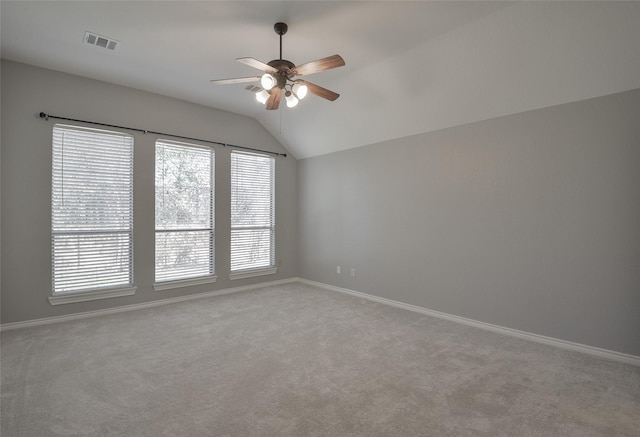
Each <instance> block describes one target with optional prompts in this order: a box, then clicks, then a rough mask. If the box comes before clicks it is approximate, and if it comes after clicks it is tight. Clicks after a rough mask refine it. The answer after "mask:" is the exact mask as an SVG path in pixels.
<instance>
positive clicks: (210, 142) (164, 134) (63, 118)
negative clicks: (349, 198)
mask: <svg viewBox="0 0 640 437" xmlns="http://www.w3.org/2000/svg"><path fill="white" fill-rule="evenodd" d="M40 118H44V119H45V120H49V119H50V118H55V119H57V120H67V121H76V122H79V123H89V124H94V125H97V126H106V127H115V128H116V129H126V130H130V131H134V132H142V133H145V134H155V135H161V136H166V137H173V138H180V139H183V140H190V141H201V142H203V143H209V144H217V145H219V146H224V147H234V148H236V149H241V150H250V151H252V152H260V153H267V154H269V155H274V156H283V157H285V158H286V157H287V154H286V153H278V152H271V151H269V150H260V149H254V148H252V147H244V146H236V145H235V144H228V143H221V142H218V141H210V140H202V139H200V138H191V137H185V136H182V135H174V134H168V133H165V132H156V131H152V130H145V129H137V128H135V127H126V126H118V125H115V124H106V123H98V122H95V121H87V120H77V119H75V118H67V117H58V116H57V115H51V114H46V113H44V112H41V113H40Z"/></svg>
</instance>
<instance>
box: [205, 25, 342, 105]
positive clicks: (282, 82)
mask: <svg viewBox="0 0 640 437" xmlns="http://www.w3.org/2000/svg"><path fill="white" fill-rule="evenodd" d="M273 29H274V30H275V32H276V33H277V34H278V35H279V36H280V58H279V59H274V60H272V61H269V62H268V63H266V64H265V63H264V62H261V61H258V60H257V59H254V58H238V59H236V61H238V62H241V63H243V64H246V65H248V66H250V67H253V68H255V69H258V70H260V71H262V72H263V74H262V76H255V77H238V78H234V79H219V80H212V81H211V83H213V84H216V85H226V84H233V83H243V82H255V81H260V85H261V86H262V88H263V90H261V91H259V92H257V93H256V100H257V101H258V102H260V103H262V104H264V105H266V107H267V110H273V109H278V107H279V105H280V100H281V99H282V95H283V94H284V98H285V101H286V103H287V107H289V108H293V107H295V106H296V105H297V104H298V102H299V101H300V100H302V99H304V98H305V96H306V95H307V94H308V93H311V94H314V95H316V96H318V97H322V98H323V99H327V100H329V101H334V100H336V99H337V98H338V97H340V94H338V93H336V92H333V91H331V90H328V89H326V88H322V87H321V86H319V85H315V84H313V83H311V82H308V81H306V80H302V79H294V77H295V76H308V75H310V74H313V73H318V72H320V71H325V70H330V69H332V68H337V67H342V66H344V65H345V62H344V59H342V57H341V56H340V55H333V56H328V57H326V58H322V59H317V60H315V61H311V62H307V63H305V64H301V65H298V66H296V65H295V64H294V63H293V62H291V61H288V60H286V59H282V36H283V35H284V34H285V33H287V30H288V26H287V24H286V23H276V24H275V25H274V26H273Z"/></svg>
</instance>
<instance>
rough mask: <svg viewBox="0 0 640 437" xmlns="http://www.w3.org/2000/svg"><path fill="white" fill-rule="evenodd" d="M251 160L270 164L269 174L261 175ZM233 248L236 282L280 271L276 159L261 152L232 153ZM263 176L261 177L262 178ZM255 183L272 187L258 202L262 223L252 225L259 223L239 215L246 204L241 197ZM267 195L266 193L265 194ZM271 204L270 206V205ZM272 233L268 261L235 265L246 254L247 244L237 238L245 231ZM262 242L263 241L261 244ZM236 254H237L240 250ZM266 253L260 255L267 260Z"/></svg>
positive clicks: (232, 272) (232, 274) (232, 268)
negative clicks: (276, 223)
mask: <svg viewBox="0 0 640 437" xmlns="http://www.w3.org/2000/svg"><path fill="white" fill-rule="evenodd" d="M243 158H247V160H245V161H243ZM251 159H259V160H262V163H263V164H268V171H269V173H268V174H266V175H264V174H258V173H257V170H256V169H252V168H251V167H250V166H251V165H250V163H249V162H250V160H251ZM243 167H245V169H248V172H247V171H245V172H242V170H243ZM252 172H256V173H255V174H251V173H252ZM230 175H231V247H230V256H231V273H230V274H229V278H230V279H232V280H235V279H243V278H250V277H255V276H262V275H272V274H275V273H276V272H277V271H278V268H277V266H276V260H275V243H276V241H275V159H274V157H272V156H268V155H264V154H257V153H249V152H243V151H236V150H234V151H232V152H231V174H230ZM258 176H259V177H258ZM252 184H257V185H256V186H258V187H264V186H265V185H267V186H268V193H267V194H266V197H265V196H262V197H260V198H257V199H254V200H256V201H257V202H258V203H260V204H261V208H259V209H262V211H259V212H258V213H257V215H258V216H260V219H259V220H257V221H259V222H261V223H257V224H256V223H252V222H253V221H255V220H245V219H243V217H242V215H241V214H239V211H241V210H242V205H240V204H239V203H238V202H240V195H241V194H242V192H243V191H241V190H244V192H245V193H247V192H249V190H251V189H250V188H248V187H249V186H250V185H252ZM262 194H264V192H263V193H262ZM267 205H268V206H267ZM266 209H268V213H267V214H268V216H267V215H265V214H264V212H265V210H266ZM265 230H266V231H268V235H269V241H268V244H269V247H268V258H269V260H268V262H266V263H264V262H263V263H262V264H261V265H255V264H256V263H255V262H250V261H249V260H245V263H244V265H242V264H240V265H238V264H236V265H234V258H237V257H240V255H241V254H242V253H243V252H246V245H245V246H244V247H243V245H242V244H240V243H239V240H237V239H236V237H238V236H239V234H241V233H242V232H243V231H245V232H246V231H256V232H260V231H265ZM257 242H260V241H257ZM236 250H237V252H236V253H234V251H236ZM260 252H261V253H262V254H261V255H260V257H261V258H263V259H264V258H265V256H264V252H265V250H264V248H262V249H261V250H260Z"/></svg>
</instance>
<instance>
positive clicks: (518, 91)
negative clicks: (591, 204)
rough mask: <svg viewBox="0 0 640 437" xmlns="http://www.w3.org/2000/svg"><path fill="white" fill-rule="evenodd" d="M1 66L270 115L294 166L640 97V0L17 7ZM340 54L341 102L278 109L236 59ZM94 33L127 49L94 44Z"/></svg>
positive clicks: (7, 26)
mask: <svg viewBox="0 0 640 437" xmlns="http://www.w3.org/2000/svg"><path fill="white" fill-rule="evenodd" d="M0 16H1V27H0V31H1V33H0V40H1V50H2V57H3V58H6V59H9V60H13V61H17V62H24V63H28V64H32V65H36V66H40V67H44V68H49V69H53V70H58V71H62V72H66V73H71V74H76V75H80V76H84V77H88V78H93V79H98V80H102V81H107V82H111V83H114V84H119V85H123V86H128V87H134V88H138V89H141V90H146V91H151V92H154V93H159V94H163V95H167V96H171V97H175V98H179V99H183V100H187V101H191V102H195V103H198V104H202V105H206V106H210V107H214V108H219V109H223V110H227V111H231V112H235V113H239V114H243V115H246V116H250V117H253V118H255V119H256V120H258V121H259V122H260V123H261V124H262V125H263V126H264V127H265V128H266V129H267V130H268V131H269V132H270V133H271V134H272V135H273V136H274V137H276V138H277V139H278V140H279V141H280V142H281V143H282V144H283V145H284V146H285V147H286V148H287V149H289V151H290V152H291V153H292V154H293V155H294V156H295V157H297V158H306V157H312V156H317V155H322V154H325V153H331V152H335V151H339V150H345V149H349V148H354V147H360V146H364V145H368V144H373V143H377V142H381V141H385V140H389V139H393V138H399V137H404V136H409V135H414V134H419V133H423V132H428V131H432V130H436V129H442V128H446V127H451V126H457V125H461V124H464V123H469V122H473V121H479V120H484V119H489V118H493V117H498V116H503V115H508V114H512V113H517V112H522V111H527V110H531V109H537V108H542V107H546V106H552V105H557V104H561V103H567V102H571V101H577V100H583V99H586V98H591V97H597V96H601V95H606V94H611V93H615V92H620V91H626V90H630V89H635V88H640V25H639V23H640V3H639V2H613V1H603V2H581V1H568V2H557V1H553V2H483V1H476V2H457V1H443V2H424V1H408V2H403V1H386V2H384V1H374V2H368V1H275V2H272V1H255V2H249V1H228V2H223V1H210V2H207V1H198V2H190V1H162V2H155V1H139V2H134V1H128V2H115V1H104V2H103V1H70V2H63V1H44V2H36V1H7V0H3V1H2V2H1V4H0ZM278 21H284V22H286V23H287V24H288V25H289V31H288V33H287V34H286V35H285V36H284V37H283V57H284V58H285V59H288V60H290V61H292V62H294V63H295V64H301V63H304V62H308V61H311V60H314V59H318V58H322V57H325V56H329V55H333V54H336V53H337V54H340V55H342V57H343V58H344V59H345V61H346V66H344V67H341V68H337V69H334V70H329V71H325V72H321V73H317V74H315V75H312V76H309V77H308V80H310V81H312V82H314V83H316V84H318V85H320V86H323V87H325V88H329V89H331V90H334V91H336V92H338V93H340V94H341V96H340V98H339V99H338V100H336V101H334V102H329V101H327V100H324V99H321V98H319V97H316V96H309V97H307V98H306V99H305V100H303V101H302V102H301V103H300V104H299V105H298V106H297V107H296V108H293V109H289V108H287V107H286V106H285V105H281V108H280V109H279V110H277V111H266V110H265V108H264V106H262V105H260V104H258V103H257V102H256V100H255V98H254V97H253V95H252V94H251V93H250V92H249V91H248V90H246V89H245V87H246V86H247V84H236V85H224V86H214V85H211V84H210V83H209V80H210V79H223V78H231V77H237V76H252V75H256V73H258V74H259V72H257V71H256V70H253V69H252V68H250V67H248V66H247V65H243V64H241V63H239V62H236V61H235V59H236V58H238V57H254V58H256V59H259V60H261V61H263V62H268V61H270V60H272V59H277V58H278V55H279V40H278V35H276V34H275V32H274V31H273V24H274V23H276V22H278ZM86 31H90V32H93V33H96V34H99V35H103V36H106V37H109V38H113V39H114V40H117V41H118V46H117V48H116V50H113V51H111V50H106V49H101V48H98V47H95V46H90V45H87V44H84V43H83V40H84V35H85V32H86Z"/></svg>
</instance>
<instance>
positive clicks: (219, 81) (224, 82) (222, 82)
mask: <svg viewBox="0 0 640 437" xmlns="http://www.w3.org/2000/svg"><path fill="white" fill-rule="evenodd" d="M257 80H260V76H252V77H236V78H235V79H217V80H210V81H209V82H211V83H212V84H214V85H227V84H231V83H244V82H255V81H257Z"/></svg>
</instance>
